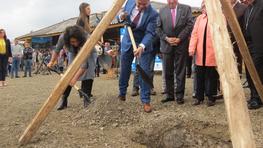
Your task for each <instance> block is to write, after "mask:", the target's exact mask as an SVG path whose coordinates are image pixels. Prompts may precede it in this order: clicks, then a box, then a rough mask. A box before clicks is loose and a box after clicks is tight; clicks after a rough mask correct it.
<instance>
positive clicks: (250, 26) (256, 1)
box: [231, 0, 263, 109]
mask: <svg viewBox="0 0 263 148" xmlns="http://www.w3.org/2000/svg"><path fill="white" fill-rule="evenodd" d="M231 2H232V4H233V6H234V10H235V11H236V14H237V16H238V17H241V16H243V23H242V29H243V32H244V36H245V38H246V41H247V44H248V48H249V51H250V54H251V56H252V59H253V62H254V64H255V67H256V69H257V72H258V74H259V76H260V79H261V82H263V38H262V34H263V1H262V0H242V2H243V3H244V4H245V5H247V6H245V5H244V4H241V3H239V2H238V1H236V0H231ZM247 79H248V83H249V88H250V91H251V99H250V101H248V108H249V109H258V108H260V107H262V102H261V99H260V96H259V95H258V92H257V90H256V88H255V85H254V83H253V81H252V79H251V76H250V74H249V72H248V71H247Z"/></svg>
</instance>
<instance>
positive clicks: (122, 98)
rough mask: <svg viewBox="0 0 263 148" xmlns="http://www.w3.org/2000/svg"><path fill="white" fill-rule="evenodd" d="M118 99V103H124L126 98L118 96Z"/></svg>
mask: <svg viewBox="0 0 263 148" xmlns="http://www.w3.org/2000/svg"><path fill="white" fill-rule="evenodd" d="M118 99H119V100H120V101H126V96H118Z"/></svg>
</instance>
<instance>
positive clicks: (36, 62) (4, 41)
mask: <svg viewBox="0 0 263 148" xmlns="http://www.w3.org/2000/svg"><path fill="white" fill-rule="evenodd" d="M0 34H1V35H0V40H1V53H0V57H1V58H0V59H1V62H0V65H1V69H0V72H1V83H0V87H1V88H4V87H5V86H7V82H6V77H10V78H11V79H14V78H21V76H20V75H19V72H23V73H24V74H23V76H22V77H23V78H25V77H32V76H33V75H32V72H34V71H36V70H37V69H38V67H39V66H40V63H41V62H42V61H43V60H45V59H46V57H48V55H50V50H45V49H39V50H35V49H33V48H32V47H31V45H30V43H28V42H22V43H21V42H19V41H18V40H14V42H11V41H10V40H9V39H8V38H7V36H6V32H5V30H4V29H0ZM48 62H49V61H47V63H48Z"/></svg>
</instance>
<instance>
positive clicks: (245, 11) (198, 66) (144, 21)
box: [118, 0, 263, 113]
mask: <svg viewBox="0 0 263 148" xmlns="http://www.w3.org/2000/svg"><path fill="white" fill-rule="evenodd" d="M167 3H168V4H167V6H166V7H164V8H162V9H161V10H160V11H159V13H157V11H156V10H154V8H153V7H152V6H151V4H150V1H149V0H128V2H127V3H126V5H125V7H124V10H123V11H122V12H121V13H120V15H119V16H118V18H119V20H120V21H125V22H126V23H128V24H129V25H130V26H131V27H132V31H133V33H134V36H135V41H136V43H137V45H138V48H137V49H135V50H134V49H133V47H132V41H131V37H130V35H129V33H128V31H127V29H126V34H125V35H124V37H123V39H122V44H121V55H120V56H121V61H120V62H121V73H120V80H119V97H118V98H119V99H120V100H121V101H125V100H126V96H127V88H128V84H129V78H130V75H131V68H130V65H131V64H132V61H133V58H134V57H137V59H138V63H139V64H140V66H141V67H142V69H143V70H144V71H145V72H146V73H147V75H148V76H149V77H152V75H153V68H152V64H151V63H152V61H153V59H154V57H155V56H152V55H155V54H156V52H157V53H158V51H159V53H160V55H161V58H162V62H163V71H162V73H163V93H164V94H166V97H165V99H163V100H162V101H161V102H162V103H168V102H171V101H176V102H177V104H179V105H181V104H184V97H185V83H186V77H188V78H189V77H190V75H191V65H192V64H191V59H193V62H194V66H193V67H194V71H195V74H194V82H193V85H194V91H193V98H195V101H194V102H193V105H194V106H198V105H200V104H202V103H203V102H204V100H205V98H206V97H207V98H208V101H207V106H214V105H216V100H217V99H218V98H220V89H221V88H220V82H219V75H218V72H217V63H216V58H215V50H214V47H213V43H212V40H213V37H212V32H211V28H210V27H209V25H208V19H209V18H208V16H207V12H206V6H205V1H203V2H202V6H201V9H202V14H201V15H199V16H198V17H196V18H195V17H193V16H192V11H191V7H190V6H187V5H184V4H181V3H179V2H178V0H167ZM229 3H231V4H232V5H233V8H234V10H235V11H236V15H237V18H238V19H239V21H240V26H241V28H242V29H243V32H244V36H245V38H246V41H247V44H248V46H249V51H250V53H251V56H252V59H253V62H254V64H255V67H256V69H257V71H258V74H259V76H260V78H261V82H262V81H263V71H262V64H263V54H262V53H263V44H262V41H263V40H262V38H261V37H260V35H261V34H262V33H263V32H262V27H263V26H262V23H263V19H262V18H263V17H262V14H263V2H262V1H260V0H241V1H237V0H230V1H229ZM230 33H231V32H230ZM156 38H157V39H156ZM231 39H232V41H233V45H234V53H235V54H236V58H237V62H238V64H237V68H238V70H239V72H240V74H242V58H241V56H240V52H239V49H238V46H237V44H236V41H235V39H234V37H233V35H232V34H231ZM158 42H159V43H158ZM189 59H190V60H189ZM189 61H190V62H189ZM189 63H190V64H189ZM189 65H190V66H189ZM186 70H187V73H186ZM246 75H247V80H248V84H249V88H250V91H251V96H250V97H251V98H250V99H249V101H248V108H249V109H258V108H260V107H262V101H261V98H260V97H259V95H258V92H257V90H256V89H255V86H254V84H253V81H252V80H251V77H250V74H249V72H248V71H247V72H246ZM152 80H153V79H152ZM139 88H140V89H141V91H140V97H141V101H142V104H143V107H144V111H145V112H147V113H149V112H151V111H152V107H151V104H150V102H151V97H150V96H151V94H155V91H154V90H153V88H151V87H150V85H149V84H147V83H146V81H144V79H143V77H142V76H138V74H136V75H135V77H134V86H133V92H132V95H133V96H137V95H139V91H138V90H139Z"/></svg>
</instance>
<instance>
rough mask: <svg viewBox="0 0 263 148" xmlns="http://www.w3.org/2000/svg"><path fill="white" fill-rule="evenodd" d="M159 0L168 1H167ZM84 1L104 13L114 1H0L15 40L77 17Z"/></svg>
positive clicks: (194, 1)
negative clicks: (31, 32)
mask: <svg viewBox="0 0 263 148" xmlns="http://www.w3.org/2000/svg"><path fill="white" fill-rule="evenodd" d="M155 1H159V2H164V3H166V0H155ZM201 1H202V0H179V2H180V3H184V4H189V5H191V6H195V7H199V6H200V5H201ZM81 2H88V3H90V4H91V8H92V11H93V12H100V11H104V10H107V9H108V8H109V7H110V6H111V4H112V2H113V0H9V1H6V0H0V3H1V13H0V20H1V21H0V28H4V29H5V30H6V31H7V34H8V36H9V38H10V39H13V38H15V37H17V36H20V35H24V34H26V33H29V32H30V31H34V30H38V29H41V28H43V27H46V26H50V25H52V24H55V23H57V22H60V21H63V20H66V19H69V18H71V17H75V16H77V15H78V6H79V4H80V3H81Z"/></svg>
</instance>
